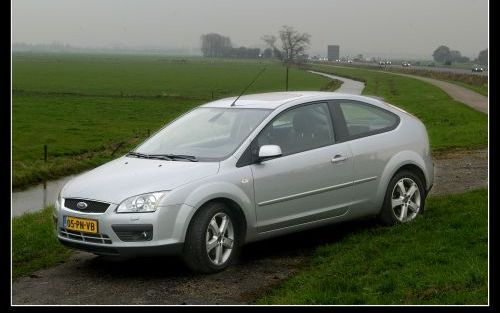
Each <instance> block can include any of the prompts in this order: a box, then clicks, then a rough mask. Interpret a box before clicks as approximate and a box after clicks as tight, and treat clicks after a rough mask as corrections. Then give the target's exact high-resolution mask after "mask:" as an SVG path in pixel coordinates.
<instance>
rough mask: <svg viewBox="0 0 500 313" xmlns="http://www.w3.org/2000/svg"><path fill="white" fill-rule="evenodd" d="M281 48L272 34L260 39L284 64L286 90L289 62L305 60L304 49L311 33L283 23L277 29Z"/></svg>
mask: <svg viewBox="0 0 500 313" xmlns="http://www.w3.org/2000/svg"><path fill="white" fill-rule="evenodd" d="M279 38H280V40H281V49H278V47H277V45H276V41H277V38H276V36H273V35H264V36H262V38H261V39H262V40H263V41H264V42H265V43H266V44H267V45H268V46H269V47H271V49H273V53H274V56H275V57H277V58H278V59H280V60H281V61H282V62H283V63H284V64H285V66H286V90H288V68H289V66H290V65H291V64H296V65H300V64H302V63H304V62H305V60H306V58H305V51H306V50H307V48H309V43H310V41H311V35H309V34H308V33H299V32H298V31H296V30H295V29H294V28H293V27H291V26H287V25H284V26H283V27H282V28H281V30H280V31H279Z"/></svg>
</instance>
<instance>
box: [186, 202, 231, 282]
mask: <svg viewBox="0 0 500 313" xmlns="http://www.w3.org/2000/svg"><path fill="white" fill-rule="evenodd" d="M200 210H201V211H200V212H198V213H197V214H196V215H195V217H194V218H193V221H192V223H191V225H190V227H189V230H188V233H187V234H186V240H185V243H184V254H183V257H184V261H185V263H186V265H187V266H188V267H189V268H191V269H192V270H194V271H196V272H202V273H215V272H218V271H221V270H224V269H225V268H227V267H228V266H229V265H230V264H231V263H232V261H233V260H234V259H235V257H236V254H237V250H238V248H239V232H238V231H237V227H238V225H237V223H236V219H235V216H234V214H233V212H232V211H231V210H230V209H229V208H228V207H227V206H226V205H225V204H224V203H219V202H212V203H208V204H207V205H205V206H203V207H202V208H200Z"/></svg>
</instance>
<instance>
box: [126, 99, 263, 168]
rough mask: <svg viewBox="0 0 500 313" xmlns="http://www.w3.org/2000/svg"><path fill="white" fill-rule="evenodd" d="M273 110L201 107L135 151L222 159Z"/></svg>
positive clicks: (207, 159) (169, 155)
mask: <svg viewBox="0 0 500 313" xmlns="http://www.w3.org/2000/svg"><path fill="white" fill-rule="evenodd" d="M270 112H271V110H264V109H243V108H197V109H194V110H193V111H191V112H189V113H187V114H185V115H183V116H181V117H180V118H178V119H177V120H175V121H174V122H172V123H170V124H168V125H167V126H165V127H164V128H163V129H161V130H160V131H158V132H157V133H156V134H155V135H153V136H152V137H151V138H149V139H148V140H146V141H145V142H144V143H142V144H141V145H139V146H138V147H137V148H136V149H135V150H134V151H133V152H132V153H131V155H135V156H139V157H140V156H141V155H145V156H156V157H158V156H167V157H169V159H172V160H178V159H184V160H196V161H220V160H223V159H225V158H227V157H228V156H229V155H231V154H232V153H234V151H236V149H237V148H238V147H239V146H240V145H241V144H242V143H243V141H244V140H245V139H246V138H247V137H248V135H250V133H251V132H252V131H253V130H254V129H255V128H256V127H257V126H258V125H259V124H260V123H261V122H262V121H263V120H264V118H265V117H266V116H267V115H268V114H269V113H270ZM176 156H177V157H176Z"/></svg>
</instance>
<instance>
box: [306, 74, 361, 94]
mask: <svg viewBox="0 0 500 313" xmlns="http://www.w3.org/2000/svg"><path fill="white" fill-rule="evenodd" d="M309 72H310V73H313V74H318V75H321V76H325V77H328V78H331V79H337V80H340V81H342V85H341V86H340V88H339V89H337V90H335V92H340V93H349V94H353V95H360V94H361V93H362V92H363V89H365V84H364V83H362V82H359V81H356V80H352V79H348V78H345V77H341V76H336V75H332V74H326V73H321V72H316V71H309Z"/></svg>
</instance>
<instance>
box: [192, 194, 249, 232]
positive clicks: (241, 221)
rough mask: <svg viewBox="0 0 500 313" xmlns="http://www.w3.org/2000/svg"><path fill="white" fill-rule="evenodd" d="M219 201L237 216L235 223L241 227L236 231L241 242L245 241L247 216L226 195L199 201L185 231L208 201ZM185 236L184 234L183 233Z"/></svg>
mask: <svg viewBox="0 0 500 313" xmlns="http://www.w3.org/2000/svg"><path fill="white" fill-rule="evenodd" d="M216 202H220V203H223V204H224V205H226V206H227V207H228V208H229V209H230V210H231V211H232V212H234V213H235V215H236V218H237V223H238V225H239V226H240V227H241V228H240V229H239V230H238V232H239V235H240V236H241V239H242V242H245V238H246V233H247V218H246V216H245V213H244V211H243V209H242V208H241V206H240V205H239V204H238V203H237V202H236V201H234V200H232V199H230V198H227V197H214V198H212V199H209V200H206V201H205V202H203V203H201V204H200V205H199V206H198V207H197V208H196V210H195V211H194V213H193V215H192V216H191V218H190V220H189V223H188V227H187V229H186V233H187V232H188V231H189V229H190V227H191V225H192V224H193V221H194V220H195V218H196V216H197V215H198V214H199V213H200V212H201V209H202V208H203V207H204V206H205V205H207V204H209V203H216ZM184 236H185V235H184Z"/></svg>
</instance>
